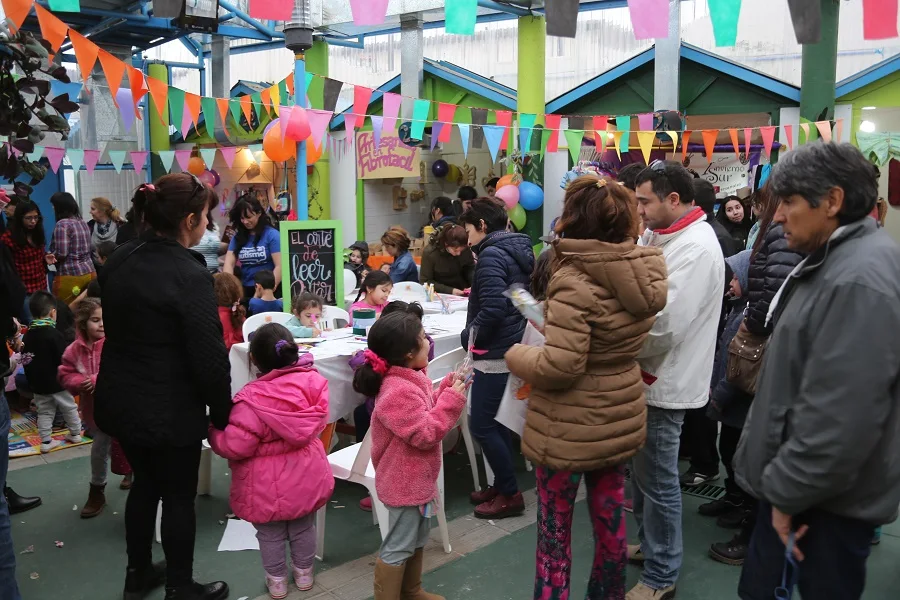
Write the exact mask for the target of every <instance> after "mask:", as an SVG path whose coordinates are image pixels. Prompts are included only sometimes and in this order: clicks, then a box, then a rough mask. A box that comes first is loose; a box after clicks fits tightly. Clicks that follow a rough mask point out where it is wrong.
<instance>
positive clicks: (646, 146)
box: [636, 131, 656, 165]
mask: <svg viewBox="0 0 900 600" xmlns="http://www.w3.org/2000/svg"><path fill="white" fill-rule="evenodd" d="M636 133H637V137H638V145H639V146H640V147H641V153H642V154H643V155H644V164H646V165H649V164H650V151H651V150H653V140H654V139H655V138H656V132H655V131H638V132H636Z"/></svg>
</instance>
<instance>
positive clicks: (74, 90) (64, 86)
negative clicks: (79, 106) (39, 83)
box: [50, 79, 82, 102]
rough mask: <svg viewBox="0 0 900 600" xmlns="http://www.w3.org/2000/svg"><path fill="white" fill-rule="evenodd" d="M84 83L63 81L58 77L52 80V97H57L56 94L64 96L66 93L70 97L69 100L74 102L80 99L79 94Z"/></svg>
mask: <svg viewBox="0 0 900 600" xmlns="http://www.w3.org/2000/svg"><path fill="white" fill-rule="evenodd" d="M81 88H82V84H81V82H80V81H78V82H73V83H63V82H62V81H59V80H58V79H51V80H50V97H51V98H55V97H56V96H62V95H63V94H66V95H67V96H68V97H69V100H71V101H72V102H77V101H78V96H80V95H81Z"/></svg>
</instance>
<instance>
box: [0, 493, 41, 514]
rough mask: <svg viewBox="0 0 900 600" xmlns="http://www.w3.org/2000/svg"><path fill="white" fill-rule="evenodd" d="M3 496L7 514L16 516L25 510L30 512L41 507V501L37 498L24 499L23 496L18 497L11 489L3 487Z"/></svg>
mask: <svg viewBox="0 0 900 600" xmlns="http://www.w3.org/2000/svg"><path fill="white" fill-rule="evenodd" d="M3 495H4V496H6V502H7V504H9V514H11V515H17V514H19V513H23V512H25V511H27V510H31V509H32V508H37V507H38V506H40V505H41V499H40V498H38V497H36V496H35V497H33V498H26V497H24V496H20V495H18V494H17V493H15V492H14V491H12V489H11V488H8V487H4V488H3Z"/></svg>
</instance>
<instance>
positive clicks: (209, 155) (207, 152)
mask: <svg viewBox="0 0 900 600" xmlns="http://www.w3.org/2000/svg"><path fill="white" fill-rule="evenodd" d="M200 158H202V159H203V162H205V163H206V168H207V169H210V170H212V168H213V163H214V162H216V148H201V149H200Z"/></svg>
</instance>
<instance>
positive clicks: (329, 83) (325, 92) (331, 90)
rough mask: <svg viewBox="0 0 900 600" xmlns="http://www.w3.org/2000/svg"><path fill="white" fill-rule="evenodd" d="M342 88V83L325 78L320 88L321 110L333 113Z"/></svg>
mask: <svg viewBox="0 0 900 600" xmlns="http://www.w3.org/2000/svg"><path fill="white" fill-rule="evenodd" d="M343 87H344V82H343V81H338V80H337V79H332V78H331V77H326V78H325V84H324V86H323V88H322V108H324V109H325V110H327V111H330V112H334V109H335V107H336V106H337V101H338V97H340V95H341V88H343Z"/></svg>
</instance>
